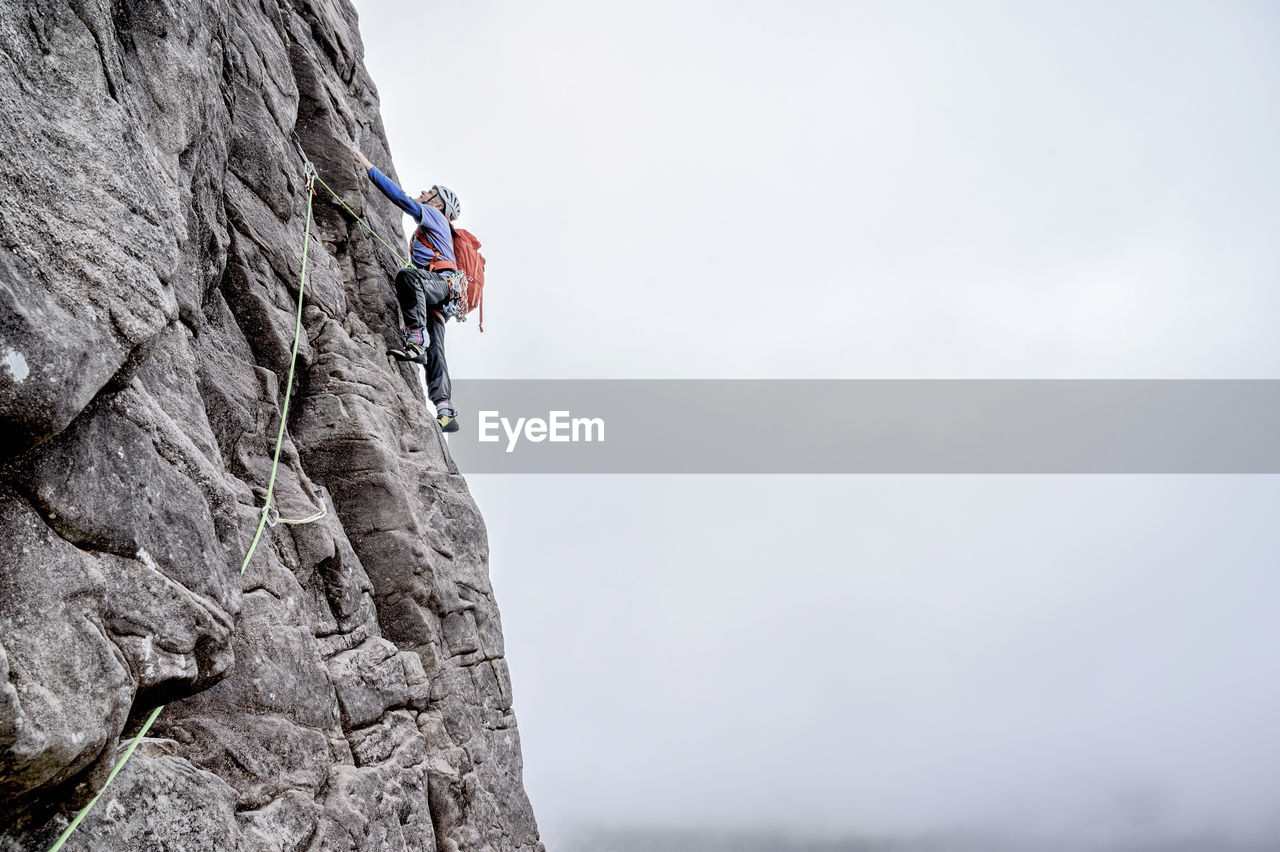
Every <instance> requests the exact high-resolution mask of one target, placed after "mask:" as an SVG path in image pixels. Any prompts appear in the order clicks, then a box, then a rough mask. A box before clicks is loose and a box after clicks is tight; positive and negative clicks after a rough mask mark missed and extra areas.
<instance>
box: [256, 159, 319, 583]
mask: <svg viewBox="0 0 1280 852" xmlns="http://www.w3.org/2000/svg"><path fill="white" fill-rule="evenodd" d="M313 176H314V177H315V178H316V179H317V180H319V175H313ZM321 183H324V181H321ZM330 191H332V190H330ZM314 198H315V189H314V187H313V186H312V184H311V179H310V178H308V179H307V229H306V232H305V233H304V234H303V236H302V277H301V278H300V279H299V281H298V316H297V320H296V322H295V324H294V327H293V353H292V354H291V355H290V356H289V381H288V382H286V383H285V386H284V405H282V406H281V407H280V430H279V431H278V432H277V433H276V453H275V458H273V459H272V461H271V478H270V479H269V480H268V481H267V499H266V503H265V504H264V505H263V507H262V517H261V518H260V519H259V520H258V530H257V532H255V533H254V534H253V542H252V543H251V544H250V545H249V552H248V553H246V554H245V555H244V562H242V563H240V576H241V577H243V576H244V572H245V569H246V568H248V567H249V560H250V559H252V558H253V552H254V551H255V550H257V549H258V540H259V539H261V538H262V530H263V528H264V527H266V525H267V519H268V517H270V513H271V498H272V496H274V494H275V491H276V472H277V471H279V469H280V449H281V448H282V447H283V446H284V427H285V423H286V422H288V419H289V399H290V397H291V396H292V395H293V369H294V365H295V364H297V362H298V342H299V341H300V340H301V339H302V293H303V290H304V289H305V288H306V286H307V248H308V247H309V246H310V245H311V207H312V201H313V199H314Z"/></svg>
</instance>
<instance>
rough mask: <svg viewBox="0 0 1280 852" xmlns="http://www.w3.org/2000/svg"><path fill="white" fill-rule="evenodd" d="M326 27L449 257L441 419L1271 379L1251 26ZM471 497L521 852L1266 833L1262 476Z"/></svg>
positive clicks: (1269, 661)
mask: <svg viewBox="0 0 1280 852" xmlns="http://www.w3.org/2000/svg"><path fill="white" fill-rule="evenodd" d="M356 6H357V8H358V10H359V12H360V14H361V30H362V33H363V36H364V40H365V45H366V53H367V56H366V64H367V65H368V67H369V69H370V71H371V73H372V75H373V77H374V80H375V82H376V83H377V85H378V87H379V90H380V93H381V97H382V104H383V118H384V121H385V123H386V128H387V132H388V136H389V138H390V142H391V148H392V154H393V156H394V158H395V164H396V167H397V169H398V172H399V175H400V177H401V179H402V181H403V182H404V184H405V187H406V189H408V190H410V191H411V192H414V193H416V191H417V190H418V189H420V188H421V187H424V186H429V185H431V184H432V183H444V184H446V185H448V186H450V187H452V188H453V189H454V190H456V191H457V192H458V194H459V195H460V196H461V198H462V204H463V217H462V219H461V221H460V223H459V224H461V225H462V226H464V227H467V228H469V229H471V230H473V231H475V232H476V233H477V234H478V235H479V237H480V239H481V240H482V241H483V242H484V244H485V253H486V255H487V257H488V260H489V263H488V279H489V283H488V288H487V298H486V316H485V319H486V323H485V325H486V329H487V330H486V332H485V333H484V334H483V335H479V334H477V332H476V329H475V328H474V326H473V325H472V324H468V325H465V326H460V327H459V326H453V325H451V326H450V328H449V338H448V350H449V359H450V364H451V367H452V371H453V374H454V377H455V379H456V380H457V381H458V387H457V393H455V401H456V402H457V403H458V405H459V407H460V409H461V414H462V417H463V422H464V424H466V423H467V420H466V418H468V417H469V416H471V414H472V413H471V412H469V411H468V410H467V407H466V398H465V380H466V379H467V378H508V377H516V378H585V377H591V378H597V377H599V378H614V377H616V378H664V377H698V378H789V377H795V378H801V377H805V378H808V377H832V378H1014V377H1017V378H1280V346H1277V344H1276V333H1275V328H1274V326H1275V320H1276V317H1277V316H1280V287H1277V284H1280V240H1277V237H1276V235H1277V234H1278V233H1280V158H1277V157H1276V156H1275V151H1276V150H1277V149H1278V147H1280V132H1278V131H1280V99H1278V98H1277V97H1276V92H1277V91H1280V7H1277V6H1276V5H1275V4H1273V3H1223V2H1218V3H1209V2H1197V3H1173V2H1160V3H1157V2H1146V3H1133V2H1129V3H1062V4H1056V6H1050V4H1047V3H1031V2H1027V3H942V2H933V3H926V2H897V3H889V2H881V3H789V4H786V5H785V6H784V5H783V4H778V3H754V2H732V3H730V2H723V3H712V2H702V1H701V0H684V2H678V3H672V2H661V1H658V2H646V3H643V4H625V5H624V4H601V3H586V2H580V3H578V2H559V0H551V2H539V3H527V2H514V0H513V2H476V3H461V2H449V3H421V2H414V3H407V2H385V0H383V1H381V2H375V1H374V0H357V2H356ZM437 75H438V76H437ZM437 92H446V93H447V101H445V102H444V103H440V102H433V101H430V100H427V98H429V97H432V96H433V95H434V94H435V93H437ZM783 402H785V401H783ZM548 407H549V408H550V407H553V401H549V402H548ZM778 407H779V404H778V402H777V401H772V400H761V402H760V408H759V410H758V411H755V412H744V416H751V417H766V416H769V414H770V412H771V411H772V410H774V409H776V408H778ZM784 407H785V406H784ZM665 414H668V413H665V412H655V422H658V421H659V420H661V421H663V422H665V420H666V417H664V416H663V415H665ZM801 414H802V413H801ZM464 428H469V425H464ZM761 452H763V453H786V452H787V446H786V441H785V439H783V438H782V437H780V438H779V441H778V443H777V444H776V445H775V446H768V447H761ZM469 481H470V482H471V486H472V489H473V491H474V493H475V495H476V497H477V500H478V501H479V503H480V506H481V509H482V510H483V511H484V513H485V517H486V520H487V522H488V526H489V534H490V539H491V542H492V547H493V565H492V568H493V576H494V583H495V587H496V590H497V594H498V599H499V604H500V606H501V608H502V612H503V616H504V620H505V627H506V636H507V646H508V656H509V658H510V660H511V665H512V673H513V680H514V685H515V697H516V710H517V714H518V717H519V719H520V725H521V731H522V735H523V738H524V753H525V759H526V774H525V777H526V782H527V786H528V789H529V792H530V795H531V797H532V799H533V804H534V807H535V810H536V812H537V813H538V815H539V819H540V822H541V824H542V826H543V828H544V834H545V836H546V839H547V840H548V842H549V843H551V844H552V848H553V849H555V848H556V846H555V841H556V840H557V838H559V837H562V836H563V835H564V832H567V831H568V830H569V828H570V827H571V826H573V825H574V824H578V823H583V822H591V821H599V822H615V823H632V824H663V823H671V824H692V825H706V826H732V825H744V824H745V825H788V826H795V827H800V828H805V829H814V830H832V831H845V830H848V831H866V832H880V833H915V832H929V831H935V830H939V829H945V828H946V827H948V826H954V825H961V824H974V825H984V826H992V825H994V826H1002V827H1005V828H1008V829H1009V830H1011V831H1026V832H1034V831H1039V832H1041V833H1042V834H1044V835H1045V836H1049V835H1053V836H1068V835H1070V836H1073V837H1074V836H1078V837H1081V838H1085V837H1086V836H1092V835H1089V832H1093V831H1096V832H1099V833H1100V834H1099V835H1098V836H1103V837H1107V838H1116V837H1118V838H1120V839H1121V840H1125V839H1127V838H1128V839H1132V838H1135V837H1136V838H1138V839H1141V838H1142V837H1145V836H1147V835H1144V834H1143V832H1147V833H1148V834H1150V835H1151V836H1156V835H1157V834H1159V833H1160V832H1175V833H1176V832H1181V831H1190V830H1197V829H1212V830H1222V831H1234V832H1237V833H1241V834H1252V835H1254V836H1263V837H1268V838H1280V730H1277V728H1278V726H1277V724H1276V723H1275V722H1274V721H1273V720H1274V719H1275V718H1280V676H1278V675H1280V671H1277V669H1280V655H1277V654H1275V649H1276V648H1277V646H1278V645H1280V626H1277V624H1278V623H1280V622H1278V620H1277V618H1276V616H1277V602H1280V574H1278V573H1277V570H1276V568H1277V564H1278V562H1280V560H1278V558H1277V557H1280V533H1277V532H1276V528H1277V527H1278V526H1280V525H1277V524H1276V523H1275V521H1274V514H1275V513H1274V509H1275V506H1276V505H1278V503H1277V497H1280V494H1278V493H1277V492H1278V491H1280V483H1278V482H1277V480H1276V478H1274V477H1253V478H1249V477H1236V478H1230V477H1146V478H1143V477H1058V478H1052V477H896V478H895V477H828V478H822V477H809V478H806V477H758V478H748V477H725V478H711V477H708V478H695V477H670V478H662V477H496V476H484V477H471V478H470V480H469ZM1126 832H1128V833H1127V834H1126ZM1081 842H1082V843H1083V842H1084V841H1083V840H1082V841H1081ZM1082 848H1083V846H1082Z"/></svg>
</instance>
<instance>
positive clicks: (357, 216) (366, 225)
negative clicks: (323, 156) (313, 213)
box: [316, 175, 413, 266]
mask: <svg viewBox="0 0 1280 852" xmlns="http://www.w3.org/2000/svg"><path fill="white" fill-rule="evenodd" d="M316 180H318V181H320V185H321V186H323V187H324V188H325V189H327V190H329V194H330V195H332V196H333V200H334V201H336V202H338V203H339V204H341V205H342V206H343V208H344V209H345V210H346V211H347V212H348V213H350V214H351V215H352V216H353V217H354V218H355V220H356V221H357V222H359V223H360V226H361V227H362V228H364V229H365V230H366V231H368V232H369V233H370V234H372V235H373V238H374V239H375V240H377V241H378V242H380V243H382V244H383V245H384V246H386V247H387V251H389V252H391V253H392V254H393V255H395V257H396V260H398V261H400V265H401V266H412V265H413V264H411V263H409V261H407V260H405V259H404V258H403V257H402V256H401V255H400V252H398V251H396V250H395V248H394V247H393V246H392V245H391V243H389V242H387V241H386V240H384V239H383V238H382V237H380V236H378V232H377V231H375V230H374V229H373V228H370V227H369V223H368V222H366V221H365V220H364V219H361V218H360V214H359V213H357V212H356V211H354V210H352V209H351V208H350V207H348V206H347V202H345V201H343V200H342V197H341V196H339V195H338V193H336V192H334V191H333V189H332V188H331V187H330V186H329V184H327V183H325V182H324V178H322V177H320V175H316Z"/></svg>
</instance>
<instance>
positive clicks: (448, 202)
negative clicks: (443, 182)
mask: <svg viewBox="0 0 1280 852" xmlns="http://www.w3.org/2000/svg"><path fill="white" fill-rule="evenodd" d="M431 188H432V189H434V190H435V191H436V193H437V194H439V196H440V200H441V201H443V202H444V218H446V219H448V220H449V221H450V222H452V221H453V220H454V219H457V218H458V216H460V215H461V214H462V202H461V201H459V200H458V194H457V193H456V192H454V191H453V190H452V189H450V188H449V187H447V186H440V185H439V184H436V185H435V186H433V187H431Z"/></svg>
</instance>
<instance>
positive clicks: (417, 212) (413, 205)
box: [351, 145, 422, 222]
mask: <svg viewBox="0 0 1280 852" xmlns="http://www.w3.org/2000/svg"><path fill="white" fill-rule="evenodd" d="M351 153H352V154H355V155H356V159H357V160H359V161H360V165H362V166H364V169H365V171H366V172H368V173H369V179H370V180H371V181H373V183H374V185H375V186H377V187H378V189H380V190H382V194H383V195H385V196H386V197H387V198H389V199H391V201H392V203H394V204H395V205H396V206H397V207H399V208H400V209H401V210H403V211H404V212H406V213H408V214H409V215H410V216H412V217H413V219H414V221H415V222H421V221H422V205H420V204H419V203H418V202H416V201H414V200H413V199H412V198H410V197H409V196H408V195H407V194H406V193H405V191H404V190H403V189H401V188H400V187H399V185H398V184H396V182H395V181H393V180H392V179H391V178H389V177H387V176H386V175H384V174H383V173H382V172H381V171H379V170H378V167H377V166H375V165H374V164H373V163H371V162H369V158H368V157H366V156H365V155H364V154H362V153H360V149H359V148H357V147H356V146H355V145H352V146H351Z"/></svg>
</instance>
